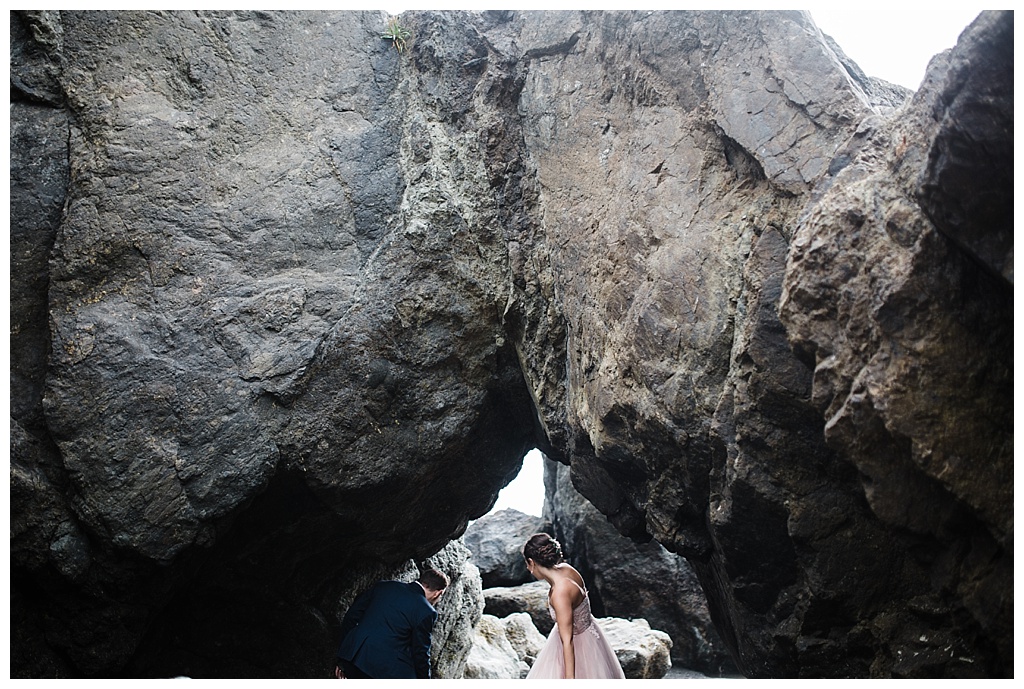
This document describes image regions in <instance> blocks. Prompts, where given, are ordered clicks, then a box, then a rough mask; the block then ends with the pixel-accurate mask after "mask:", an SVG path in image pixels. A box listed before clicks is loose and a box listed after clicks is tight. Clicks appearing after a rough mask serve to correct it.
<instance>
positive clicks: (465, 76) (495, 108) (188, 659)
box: [11, 11, 1013, 678]
mask: <svg viewBox="0 0 1024 689" xmlns="http://www.w3.org/2000/svg"><path fill="white" fill-rule="evenodd" d="M385 19H386V17H385V15H384V14H383V13H381V12H336V13H329V12H328V13H305V12H302V13H299V12H295V13H292V12H198V13H187V12H145V13H142V12H123V13H110V12H74V11H62V12H59V13H47V12H41V13H40V12H26V13H17V14H15V15H13V16H12V32H11V37H12V41H11V64H12V70H11V73H12V90H11V92H12V99H13V100H14V101H15V102H14V104H13V105H12V108H11V116H12V123H11V133H12V170H11V173H12V180H17V182H13V183H12V204H11V206H12V269H13V268H15V267H17V270H12V295H20V296H18V297H17V299H18V300H19V301H18V302H17V303H15V300H14V298H13V297H12V368H15V367H18V368H19V374H23V375H12V393H11V398H12V422H11V426H12V437H11V450H12V459H11V476H12V484H11V496H12V515H15V514H16V517H12V538H11V541H12V547H11V555H12V560H11V578H12V595H11V600H12V638H15V639H16V641H15V642H13V643H12V663H11V670H12V677H41V676H51V675H58V676H68V677H80V676H89V677H109V676H126V677H135V676H151V675H156V676H175V675H188V676H193V677H211V678H213V677H226V676H231V677H246V678H248V677H324V676H328V675H329V671H330V665H331V663H332V662H333V652H334V646H335V644H336V641H337V640H336V639H335V638H333V636H334V634H333V629H334V627H336V624H337V620H338V619H339V618H340V615H341V614H343V612H344V607H345V603H346V601H347V600H351V596H354V595H355V593H356V592H357V591H358V590H360V588H361V587H363V586H365V585H366V584H367V583H368V582H370V581H372V580H373V579H374V578H376V577H380V576H391V575H392V573H393V572H395V571H396V568H397V569H399V570H402V571H405V570H404V569H403V568H407V567H408V563H409V561H410V560H411V561H414V562H419V561H422V560H423V559H424V558H427V557H429V556H431V555H433V554H436V553H437V552H438V551H440V550H441V549H442V548H443V547H444V546H445V544H447V543H448V542H449V541H451V540H452V539H455V538H458V537H459V536H460V535H461V534H462V533H463V531H464V530H465V528H466V525H467V522H468V521H469V520H471V519H475V518H478V517H480V516H481V515H482V514H484V513H485V512H486V511H487V510H488V509H489V508H490V506H491V505H492V504H493V501H494V498H495V496H496V494H497V492H498V490H499V489H500V488H501V487H502V486H503V485H504V483H506V482H507V481H508V480H509V479H510V478H511V476H513V475H514V474H515V472H516V470H517V464H518V463H519V462H520V460H521V458H522V456H523V454H524V453H525V452H526V451H527V450H528V449H530V448H532V447H538V448H540V449H541V450H543V451H544V452H545V453H546V454H547V455H548V456H550V457H552V458H553V459H555V460H557V461H560V462H562V463H565V464H568V465H569V466H570V467H571V475H572V481H573V484H574V485H575V486H576V487H577V489H578V490H579V491H580V492H581V493H582V494H583V495H584V496H586V497H587V498H588V499H589V500H591V501H592V502H593V503H594V505H595V506H596V507H597V508H598V509H599V510H600V511H601V512H602V513H604V514H606V515H607V516H608V517H609V519H610V520H611V522H612V523H613V524H615V526H616V528H617V529H618V530H619V531H620V532H621V533H624V534H627V535H630V536H633V537H636V538H637V539H640V540H643V539H648V538H651V537H653V538H655V539H656V540H657V541H659V542H660V543H661V544H662V545H664V546H665V547H666V548H667V549H669V550H670V551H672V552H676V553H679V554H681V555H683V556H685V557H686V558H687V559H688V560H689V562H690V563H691V564H692V565H693V568H694V570H695V571H696V572H697V575H698V577H699V578H700V580H701V583H702V585H703V587H704V589H705V591H706V593H707V596H708V604H709V610H710V613H711V615H712V618H713V619H714V621H715V623H716V625H717V627H718V629H719V632H720V633H721V636H722V638H723V641H724V642H725V643H726V644H727V645H728V646H729V647H730V649H731V650H732V652H733V656H734V657H735V659H736V661H737V665H738V667H739V670H740V671H741V672H742V673H743V674H746V675H749V676H757V677H760V676H804V677H816V676H830V677H831V676H856V677H860V676H879V677H888V676H916V677H923V676H981V677H984V676H995V677H1002V676H1012V674H1013V671H1012V612H1011V609H1012V596H1010V595H1009V594H1008V593H1007V592H1009V591H1012V436H1013V432H1012V289H1011V283H1012V241H1011V242H1007V240H1006V236H1005V232H1004V233H1003V234H1002V235H1000V232H1001V231H1002V230H1001V229H999V227H998V225H999V223H1000V222H1001V220H1000V219H1003V218H1005V217H1007V216H1006V212H1005V209H1001V208H1000V207H999V206H1000V204H1005V203H1006V200H1007V199H1010V200H1012V190H1006V189H1005V188H1003V187H1005V184H1006V181H1007V180H1012V173H1011V174H1005V173H1004V172H1003V171H1001V167H1002V166H1004V165H1005V162H1001V161H1005V156H1003V157H1002V158H999V157H997V158H995V159H993V158H991V157H989V153H991V152H992V151H993V150H994V149H993V146H996V145H997V144H995V143H994V142H997V141H998V140H999V137H1000V132H1001V131H1002V132H1006V122H1007V117H1009V118H1010V120H1009V121H1012V92H1011V93H1009V94H1007V93H1001V92H1000V87H999V86H998V84H999V83H1003V84H1006V83H1012V77H1010V78H1009V80H1007V79H1006V78H1005V75H1006V74H1007V73H1009V74H1012V61H1007V59H1006V54H1007V50H1006V44H1007V42H1006V38H1005V36H1007V34H1008V33H1009V34H1012V13H983V14H982V16H981V18H979V20H978V21H977V22H976V23H975V24H974V26H973V27H972V28H971V30H969V31H967V32H965V34H964V37H963V40H962V41H961V42H960V44H959V45H958V47H957V48H956V49H955V50H954V51H953V52H952V53H950V54H949V55H946V56H943V57H941V58H939V59H937V60H935V61H933V64H932V67H931V71H930V72H929V76H928V77H927V78H926V80H925V82H924V83H923V84H922V88H921V90H920V91H919V92H918V93H917V94H916V96H915V98H914V99H913V100H912V101H911V102H910V103H909V104H907V105H906V106H902V108H901V109H898V110H895V112H894V114H893V115H891V116H890V117H889V119H886V116H887V114H888V113H890V112H893V109H894V108H897V106H899V105H900V104H899V102H898V101H899V100H901V98H900V93H899V91H898V90H889V89H886V88H880V87H879V85H878V84H877V83H871V82H870V81H869V80H865V79H862V78H861V77H860V76H859V75H857V74H854V73H853V72H852V71H851V70H850V69H848V68H847V67H846V65H849V61H848V60H846V59H845V58H843V56H841V55H840V54H839V53H838V52H836V51H835V50H833V49H832V48H831V47H830V43H829V41H827V40H825V39H824V38H823V37H822V36H821V35H820V32H818V31H817V29H816V28H815V27H814V26H813V24H812V23H811V22H810V19H809V17H808V16H807V15H805V14H803V13H799V12H571V13H557V14H555V13H542V12H541V13H538V12H522V13H519V12H484V13H448V12H439V13H431V12H410V13H407V14H406V15H404V16H403V19H402V20H403V22H405V23H407V24H408V26H409V27H410V29H411V31H412V34H413V37H412V39H411V40H410V43H409V46H408V50H407V51H406V52H404V53H398V52H397V51H396V50H394V48H392V47H391V46H390V44H389V43H388V42H387V41H382V40H381V39H380V33H381V30H382V27H383V26H384V23H385ZM1011 43H1012V42H1011ZM997 74H998V75H1002V76H1001V77H1000V79H1002V81H999V80H998V79H996V78H995V75H997ZM986 84H991V88H989V87H988V86H986ZM1007 104H1009V105H1008V106H1007ZM979 113H987V114H986V115H985V116H984V117H979ZM1007 113H1010V114H1009V115H1008V114H1007ZM979 120H980V123H979V124H975V122H976V121H979ZM976 127H979V128H980V129H979V137H980V139H979V141H984V142H985V143H984V145H983V146H978V147H975V148H973V149H972V147H969V146H964V145H963V143H964V142H965V141H967V140H968V136H970V133H971V132H972V131H973V130H974V129H975V128H976ZM62 132H66V135H64V134H62ZM51 135H53V136H56V138H52V137H51ZM1006 135H1008V136H1012V131H1011V132H1006ZM15 147H17V148H18V151H17V152H15V151H14V148H15ZM1011 149H1012V141H1007V142H1005V146H1003V147H1001V148H1000V149H999V150H1001V151H1008V150H1011ZM29 151H38V152H39V154H38V156H37V155H36V154H35V153H29ZM972 151H974V152H976V153H977V155H978V158H973V157H972V156H971V153H972ZM978 160H985V161H989V162H987V163H982V166H983V167H982V168H979V167H978V165H979V163H978V162H977V161H978ZM993 160H995V164H994V165H992V161H993ZM984 166H991V167H992V168H993V169H984ZM979 169H982V170H983V172H984V173H985V175H986V177H984V180H987V181H982V178H981V177H980V176H979V177H978V181H979V182H981V183H982V184H983V185H988V186H991V187H993V188H992V189H991V190H989V189H987V188H986V189H984V190H985V191H986V194H985V195H984V202H983V204H982V205H983V207H981V208H979V207H978V206H976V205H972V202H973V200H974V199H978V198H979V196H978V194H976V193H974V192H972V191H970V190H969V189H967V190H966V191H965V189H964V187H963V186H962V185H961V184H960V182H959V181H958V180H963V179H965V177H972V180H973V175H974V174H975V172H972V171H976V170H979ZM64 171H66V172H64ZM64 179H66V180H67V182H66V184H64V183H63V182H62V180H64ZM22 180H24V181H26V184H24V185H22V183H21V182H22ZM31 180H35V182H31ZM62 185H64V187H63V189H62V188H61V187H62ZM1000 185H1002V186H1000ZM995 187H999V188H998V189H996V188H995ZM989 191H991V192H992V193H991V194H989V193H988V192H989ZM58 201H59V203H58ZM33 206H36V207H38V208H40V209H42V210H43V211H44V212H43V213H41V214H39V215H38V216H36V215H33V211H31V210H30V208H31V207H33ZM58 209H59V212H58ZM990 211H991V214H990ZM1011 215H1012V213H1011ZM36 218H45V219H44V220H43V221H42V222H40V223H39V224H38V225H34V224H32V223H33V222H35V219H36ZM975 220H977V222H978V223H980V224H976V223H975V222H974V221H975ZM54 222H56V224H54ZM933 223H934V225H933ZM951 238H952V239H951ZM18 252H20V253H18ZM819 259H821V260H822V262H819ZM22 268H24V271H23V270H22ZM44 268H45V273H44V272H43V271H44ZM15 283H16V284H15ZM44 283H45V285H46V287H45V294H46V296H45V299H43V297H42V294H43V291H42V290H43V284H44ZM780 304H781V307H782V309H781V317H780ZM15 329H17V332H16V333H15V332H14V330H15ZM41 349H42V350H43V351H45V356H43V355H41V354H40V351H41ZM461 568H462V563H460V564H459V569H453V571H452V574H457V573H460V572H461V571H462V569H461ZM467 576H471V575H467ZM455 643H456V645H458V643H461V642H455ZM456 655H457V654H456ZM453 660H455V658H454V657H453ZM456 666H457V663H456V664H455V665H453V666H452V667H456Z"/></svg>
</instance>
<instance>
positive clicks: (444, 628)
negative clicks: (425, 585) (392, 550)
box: [424, 539, 484, 679]
mask: <svg viewBox="0 0 1024 689" xmlns="http://www.w3.org/2000/svg"><path fill="white" fill-rule="evenodd" d="M424 564H425V565H426V566H430V567H434V568H435V569H438V570H440V571H442V572H444V573H445V574H447V575H448V578H449V584H448V588H447V589H446V590H445V592H444V594H443V595H442V596H441V598H440V600H438V603H437V621H436V622H435V623H434V630H433V632H432V633H431V635H430V641H431V646H430V662H431V670H432V674H433V676H434V677H437V678H439V679H458V678H459V677H462V675H463V672H464V670H465V668H466V663H467V662H468V658H469V654H470V650H471V649H472V647H473V644H474V635H475V631H474V630H475V629H476V626H477V623H478V621H479V620H480V616H481V615H482V614H483V611H484V595H483V588H482V586H481V584H480V571H479V570H478V569H477V568H476V565H474V564H473V563H472V561H471V559H470V552H469V549H468V548H466V546H465V544H464V543H463V541H462V540H461V539H460V540H457V541H452V542H451V543H449V544H448V545H447V546H446V547H445V548H444V549H443V550H442V551H441V552H439V553H437V554H436V555H433V556H431V557H429V558H427V560H426V561H425V563H424Z"/></svg>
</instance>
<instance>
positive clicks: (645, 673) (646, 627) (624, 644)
mask: <svg viewBox="0 0 1024 689" xmlns="http://www.w3.org/2000/svg"><path fill="white" fill-rule="evenodd" d="M597 623H598V625H599V626H600V627H601V630H602V631H603V632H604V635H605V636H606V637H607V639H608V643H609V644H610V645H611V647H612V649H614V650H615V656H616V657H617V658H618V659H619V664H620V665H621V666H622V672H623V673H624V674H625V675H626V679H661V678H663V677H664V676H665V674H666V673H667V672H668V671H669V668H671V667H672V656H671V651H672V639H671V638H669V635H668V634H666V633H665V632H662V631H659V630H657V629H651V625H650V624H648V623H647V620H645V619H641V618H638V619H632V620H625V619H622V618H619V617H602V618H600V619H599V620H598V621H597Z"/></svg>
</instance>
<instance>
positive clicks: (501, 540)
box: [464, 509, 551, 588]
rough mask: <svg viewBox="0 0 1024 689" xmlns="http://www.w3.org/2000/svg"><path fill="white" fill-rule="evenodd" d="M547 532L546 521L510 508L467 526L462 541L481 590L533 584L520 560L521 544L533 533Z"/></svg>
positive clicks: (521, 557)
mask: <svg viewBox="0 0 1024 689" xmlns="http://www.w3.org/2000/svg"><path fill="white" fill-rule="evenodd" d="M550 530H551V524H550V522H548V521H547V520H544V519H541V518H540V517H533V516H530V515H528V514H523V513H522V512H520V511H518V510H513V509H507V510H499V511H497V512H491V513H490V514H487V515H484V516H483V517H481V518H480V519H477V520H476V521H475V522H473V523H472V524H470V526H469V528H468V529H466V535H465V537H464V540H465V543H466V547H467V548H469V550H470V552H471V553H472V554H473V564H475V565H476V566H477V567H478V568H479V569H480V577H481V579H482V581H483V585H484V588H491V587H492V586H517V585H519V584H525V583H528V582H531V581H534V578H533V576H532V575H531V574H530V572H529V571H527V569H526V562H525V560H523V545H524V544H525V543H526V541H527V539H529V538H530V536H532V535H533V534H535V533H539V532H542V531H543V532H545V533H548V532H550Z"/></svg>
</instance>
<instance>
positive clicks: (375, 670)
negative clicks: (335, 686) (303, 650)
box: [334, 569, 448, 679]
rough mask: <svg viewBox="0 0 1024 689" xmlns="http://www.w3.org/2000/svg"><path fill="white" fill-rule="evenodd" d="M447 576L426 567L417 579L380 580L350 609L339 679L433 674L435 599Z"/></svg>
mask: <svg viewBox="0 0 1024 689" xmlns="http://www.w3.org/2000/svg"><path fill="white" fill-rule="evenodd" d="M447 587H448V577H446V576H445V575H444V574H442V573H441V572H439V571H437V570H436V569H425V570H423V572H422V573H420V577H419V580H418V581H414V582H412V583H411V584H405V583H402V582H400V581H380V582H377V583H376V584H375V585H374V586H373V588H371V589H370V590H369V591H366V592H364V593H361V594H360V595H359V596H358V597H357V598H356V599H355V601H354V602H353V603H352V605H351V607H349V609H348V612H346V613H345V619H344V621H343V622H342V624H341V646H340V647H339V648H338V653H337V656H338V658H337V660H338V663H337V666H336V667H335V668H334V674H335V676H336V677H338V678H339V679H345V678H352V679H414V678H418V679H429V678H430V633H431V631H432V630H433V628H434V621H435V620H436V619H437V611H436V610H435V609H434V604H435V603H437V599H438V598H440V597H441V594H442V593H444V590H445V589H446V588H447Z"/></svg>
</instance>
